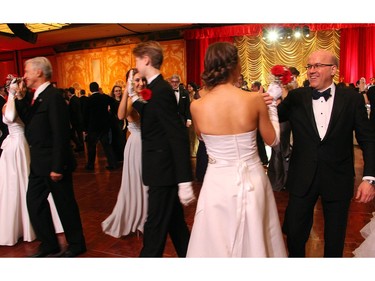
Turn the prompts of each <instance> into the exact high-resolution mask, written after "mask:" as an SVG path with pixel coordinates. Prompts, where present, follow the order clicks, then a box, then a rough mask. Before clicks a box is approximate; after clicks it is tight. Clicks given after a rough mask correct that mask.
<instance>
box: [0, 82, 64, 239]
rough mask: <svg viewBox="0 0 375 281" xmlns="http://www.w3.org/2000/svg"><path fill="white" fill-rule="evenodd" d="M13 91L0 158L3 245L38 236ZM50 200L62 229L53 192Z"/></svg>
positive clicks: (56, 223)
mask: <svg viewBox="0 0 375 281" xmlns="http://www.w3.org/2000/svg"><path fill="white" fill-rule="evenodd" d="M14 95H15V91H14V90H12V89H11V90H9V96H8V101H7V103H6V104H5V105H4V107H3V108H2V118H3V122H4V123H5V124H6V125H7V126H8V130H9V135H8V136H7V137H6V139H5V140H4V142H3V144H2V146H1V148H2V149H3V153H2V155H1V158H0V245H4V246H13V245H15V244H16V243H17V242H18V240H19V238H21V237H23V241H27V242H31V241H33V240H35V239H36V236H35V233H34V230H33V228H32V225H31V223H30V218H29V213H28V210H27V205H26V191H27V185H28V181H29V180H28V178H29V173H30V151H29V145H28V143H27V141H26V138H25V134H24V124H23V122H22V121H21V119H20V118H19V117H18V115H17V111H16V108H15V103H14ZM48 201H49V203H50V208H51V213H52V219H53V222H54V226H55V230H56V233H61V232H63V228H62V225H61V222H60V219H59V216H58V214H57V211H56V207H55V204H54V202H53V199H52V197H51V195H50V196H49V198H48Z"/></svg>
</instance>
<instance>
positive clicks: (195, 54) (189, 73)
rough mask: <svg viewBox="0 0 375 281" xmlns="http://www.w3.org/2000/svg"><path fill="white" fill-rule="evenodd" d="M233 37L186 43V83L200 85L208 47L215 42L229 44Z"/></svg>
mask: <svg viewBox="0 0 375 281" xmlns="http://www.w3.org/2000/svg"><path fill="white" fill-rule="evenodd" d="M233 40H234V37H213V38H202V39H193V40H187V41H186V56H187V60H186V68H187V70H186V78H187V82H188V83H189V82H194V83H196V84H197V85H200V86H201V85H202V81H201V74H202V72H203V70H204V56H205V54H206V50H207V48H208V46H209V45H210V44H212V43H215V42H231V43H233Z"/></svg>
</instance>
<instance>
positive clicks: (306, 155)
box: [278, 87, 375, 200]
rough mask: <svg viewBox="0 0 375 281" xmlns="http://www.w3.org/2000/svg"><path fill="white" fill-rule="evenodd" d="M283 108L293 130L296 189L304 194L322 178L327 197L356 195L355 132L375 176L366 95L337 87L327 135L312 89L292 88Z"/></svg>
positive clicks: (374, 135) (282, 117)
mask: <svg viewBox="0 0 375 281" xmlns="http://www.w3.org/2000/svg"><path fill="white" fill-rule="evenodd" d="M278 113H279V121H280V122H283V121H287V120H289V122H290V125H291V129H292V134H293V151H292V155H291V159H290V166H289V171H288V179H287V183H286V188H287V189H288V190H289V192H291V193H292V194H294V195H296V196H304V195H305V194H306V193H307V192H308V191H309V188H310V187H311V184H312V182H313V180H317V183H318V184H319V188H320V192H321V194H322V196H325V198H327V199H329V200H341V199H348V198H351V197H352V196H353V191H354V176H355V175H354V159H353V157H354V148H353V131H354V132H355V136H356V139H357V142H358V144H359V145H360V147H361V149H362V150H363V157H364V170H363V175H364V176H375V131H374V129H373V128H372V127H371V125H370V122H369V119H368V117H367V113H366V108H365V103H364V99H363V97H362V95H359V94H358V93H356V92H355V91H353V90H351V89H345V88H336V91H335V97H334V101H333V108H332V114H331V118H330V121H329V125H328V128H327V132H326V135H325V136H324V138H323V139H322V140H321V139H320V136H319V133H318V130H317V127H316V123H315V118H314V113H313V105H312V89H311V88H309V87H303V88H298V89H295V90H292V91H290V92H289V94H288V96H287V97H286V98H285V99H284V100H283V101H282V102H281V103H280V105H279V106H278ZM358 176H361V175H358Z"/></svg>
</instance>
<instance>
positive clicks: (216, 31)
mask: <svg viewBox="0 0 375 281" xmlns="http://www.w3.org/2000/svg"><path fill="white" fill-rule="evenodd" d="M304 25H307V26H308V27H309V28H310V30H312V31H318V30H331V29H339V30H341V38H340V65H339V69H340V76H341V77H340V80H341V81H344V82H346V83H355V82H356V81H357V80H359V79H360V78H361V77H365V78H366V80H369V78H370V77H373V76H374V75H375V69H374V68H375V48H374V46H375V24H350V23H344V24H339V23H333V24H329V23H328V24H303V23H301V24H288V23H283V24H246V25H229V26H223V27H212V28H201V29H193V30H187V31H185V33H184V38H185V40H186V55H187V65H186V67H187V71H186V73H187V81H193V82H196V83H197V84H198V85H201V73H202V71H203V68H204V66H203V62H204V55H205V52H206V49H207V47H208V45H209V44H211V43H214V42H218V41H228V42H233V39H234V37H235V36H244V35H247V36H249V35H250V36H257V35H259V34H260V33H261V31H262V28H267V27H271V26H283V27H291V28H293V27H296V26H304ZM367 82H368V81H367Z"/></svg>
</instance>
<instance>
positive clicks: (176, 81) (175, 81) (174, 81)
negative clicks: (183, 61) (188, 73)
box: [171, 80, 180, 83]
mask: <svg viewBox="0 0 375 281" xmlns="http://www.w3.org/2000/svg"><path fill="white" fill-rule="evenodd" d="M171 82H172V83H178V82H180V81H178V80H171Z"/></svg>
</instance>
